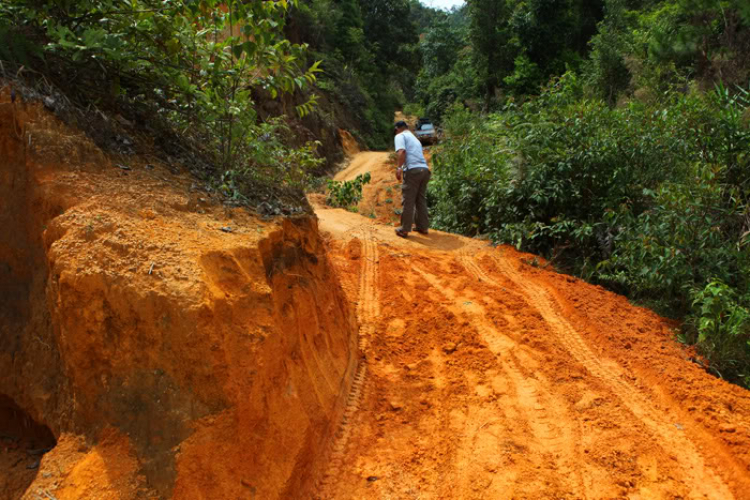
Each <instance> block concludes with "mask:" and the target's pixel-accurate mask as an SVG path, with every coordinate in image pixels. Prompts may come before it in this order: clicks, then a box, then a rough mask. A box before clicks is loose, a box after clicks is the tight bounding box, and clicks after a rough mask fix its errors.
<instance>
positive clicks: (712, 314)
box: [690, 280, 750, 387]
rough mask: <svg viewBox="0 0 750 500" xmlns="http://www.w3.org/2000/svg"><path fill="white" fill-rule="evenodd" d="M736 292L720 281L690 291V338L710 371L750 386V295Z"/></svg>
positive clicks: (713, 281)
mask: <svg viewBox="0 0 750 500" xmlns="http://www.w3.org/2000/svg"><path fill="white" fill-rule="evenodd" d="M738 295H739V294H738V293H737V291H736V290H735V289H734V288H732V287H730V286H728V285H726V284H725V283H722V282H721V281H719V280H711V281H710V282H709V283H708V284H707V285H706V286H705V288H703V289H695V290H692V292H691V298H692V299H693V301H692V305H693V307H694V308H695V309H696V311H695V314H693V316H692V317H691V322H690V323H691V325H692V326H693V332H694V333H693V335H692V338H691V340H692V341H693V342H695V343H697V344H698V346H700V348H701V352H702V353H703V355H704V356H706V358H707V360H708V361H709V363H710V365H709V366H710V368H711V370H713V371H714V372H716V373H717V374H718V375H719V376H724V375H725V374H726V375H728V376H729V377H730V378H731V379H735V380H737V381H739V382H742V383H744V384H745V386H746V387H750V308H748V303H750V297H747V296H746V297H739V296H738ZM696 337H697V338H696Z"/></svg>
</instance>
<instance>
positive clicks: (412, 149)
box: [395, 130, 430, 170]
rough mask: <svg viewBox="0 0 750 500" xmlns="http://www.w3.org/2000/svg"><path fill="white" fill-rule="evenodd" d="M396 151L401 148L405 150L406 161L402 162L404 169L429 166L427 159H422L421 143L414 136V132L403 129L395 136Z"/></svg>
mask: <svg viewBox="0 0 750 500" xmlns="http://www.w3.org/2000/svg"><path fill="white" fill-rule="evenodd" d="M395 142H396V152H398V151H399V150H401V149H403V150H406V162H405V163H404V170H411V169H412V168H430V167H429V166H428V165H427V160H425V159H424V155H423V154H422V143H421V142H419V139H417V138H416V137H414V134H412V133H411V132H409V131H408V130H404V131H403V132H401V133H400V134H398V135H397V136H396V141H395Z"/></svg>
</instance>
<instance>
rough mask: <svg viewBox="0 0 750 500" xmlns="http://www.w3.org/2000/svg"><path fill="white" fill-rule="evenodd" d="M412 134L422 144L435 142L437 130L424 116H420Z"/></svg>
mask: <svg viewBox="0 0 750 500" xmlns="http://www.w3.org/2000/svg"><path fill="white" fill-rule="evenodd" d="M414 135H416V136H417V139H419V142H421V143H422V144H435V143H436V142H437V130H436V129H435V126H434V125H433V124H432V123H431V122H430V121H429V120H428V119H425V118H420V119H419V122H418V123H417V130H416V131H415V133H414Z"/></svg>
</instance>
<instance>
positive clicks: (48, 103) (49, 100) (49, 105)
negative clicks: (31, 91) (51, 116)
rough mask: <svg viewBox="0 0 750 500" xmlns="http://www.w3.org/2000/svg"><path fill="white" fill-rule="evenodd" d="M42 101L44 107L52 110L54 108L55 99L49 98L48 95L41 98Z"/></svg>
mask: <svg viewBox="0 0 750 500" xmlns="http://www.w3.org/2000/svg"><path fill="white" fill-rule="evenodd" d="M43 102H44V106H45V107H46V108H49V109H52V110H54V109H55V104H57V101H55V100H54V99H53V98H51V97H49V96H47V97H45V98H44V99H43Z"/></svg>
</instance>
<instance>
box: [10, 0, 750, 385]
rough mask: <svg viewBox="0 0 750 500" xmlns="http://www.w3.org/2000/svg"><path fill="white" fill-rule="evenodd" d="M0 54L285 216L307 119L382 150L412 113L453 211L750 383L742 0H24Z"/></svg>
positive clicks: (18, 69)
mask: <svg viewBox="0 0 750 500" xmlns="http://www.w3.org/2000/svg"><path fill="white" fill-rule="evenodd" d="M0 61H2V68H0V71H1V72H2V74H3V75H4V76H5V77H10V78H15V79H16V82H17V83H16V85H17V86H18V89H19V92H23V93H24V94H25V95H26V96H27V97H33V96H35V95H36V96H40V97H44V98H45V103H46V104H48V107H50V108H52V109H54V110H55V112H56V113H58V114H59V115H61V116H62V117H64V118H66V119H68V120H69V121H75V122H76V123H79V124H80V125H81V126H82V127H83V128H87V127H88V130H89V131H90V133H91V134H92V135H94V136H96V137H98V138H99V139H100V141H103V142H105V143H108V144H110V146H111V147H115V148H120V149H123V147H125V146H127V141H123V140H122V139H121V138H122V136H123V132H122V131H121V130H120V129H119V128H118V127H120V125H118V124H121V123H128V124H131V125H132V126H133V128H134V129H136V130H140V132H141V133H142V134H143V135H144V136H147V137H149V138H150V140H151V141H152V142H153V144H154V147H157V148H159V149H160V150H162V151H164V152H165V154H169V155H172V156H176V157H179V158H183V159H186V160H187V161H189V163H190V164H191V165H192V166H193V167H194V170H195V172H196V173H197V174H198V175H201V176H203V177H204V178H205V179H207V182H208V183H209V184H210V186H211V188H212V189H214V190H216V191H217V192H219V193H221V194H223V195H224V196H225V197H226V199H227V200H229V201H231V202H235V203H238V204H239V203H242V204H250V205H253V206H256V207H265V208H264V210H267V211H270V212H272V213H288V212H293V211H296V210H303V209H304V207H303V206H304V196H303V192H304V190H307V189H316V188H317V187H319V186H320V185H321V176H322V174H324V173H325V172H326V166H328V167H330V165H327V164H326V163H325V162H324V158H322V155H321V152H320V151H319V148H320V144H321V141H323V140H324V139H325V138H323V137H319V136H318V137H316V136H314V134H313V136H311V137H308V136H306V135H305V134H300V133H299V130H300V127H303V126H307V127H308V128H307V129H308V130H312V131H313V132H314V131H316V130H329V129H335V128H347V129H348V130H350V131H351V132H352V133H353V134H354V135H355V137H357V139H358V140H359V141H360V143H361V144H362V145H364V146H367V147H370V148H373V149H386V148H388V147H389V145H390V143H391V133H392V132H391V125H392V118H393V112H394V111H395V110H396V109H403V110H404V111H405V112H406V113H408V114H412V115H419V116H428V117H430V118H431V119H432V120H434V121H435V122H436V123H437V124H439V125H440V126H441V128H442V131H443V140H442V141H441V143H440V144H439V145H438V146H437V147H436V148H435V150H434V151H433V153H434V156H433V161H434V177H433V181H432V183H431V186H430V192H429V202H430V209H431V212H432V215H433V218H434V220H435V223H436V225H437V226H438V227H439V228H441V229H445V230H448V231H454V232H459V233H462V234H466V235H471V236H483V237H488V238H490V239H491V240H492V241H493V242H496V243H509V244H512V245H515V246H516V247H518V248H520V249H522V250H526V251H530V252H534V253H537V254H540V255H543V256H544V257H546V258H547V259H548V260H549V262H550V263H551V264H552V265H554V266H555V267H556V268H558V269H560V270H561V271H565V272H569V273H574V274H577V275H580V276H582V277H584V278H585V279H587V280H589V281H591V282H594V283H598V284H601V285H603V286H606V287H608V288H610V289H612V290H615V291H617V292H619V293H623V294H625V295H627V296H628V297H630V298H631V299H632V300H634V301H637V302H638V303H640V304H644V305H648V306H649V307H652V308H654V309H655V310H657V311H659V312H660V313H662V314H665V315H668V316H671V317H674V318H677V319H680V320H684V321H683V323H682V324H683V327H682V329H681V332H680V333H679V335H678V339H679V340H680V341H682V342H684V343H686V344H690V345H695V346H696V348H697V351H698V353H699V356H696V360H697V362H699V363H702V364H704V365H705V367H706V369H707V370H709V371H710V372H712V373H714V374H715V375H717V376H721V377H723V378H726V379H728V380H731V381H734V382H738V383H741V384H744V385H746V386H748V387H750V246H749V244H750V205H749V204H748V201H749V199H748V197H749V195H750V184H749V182H748V181H750V86H749V82H750V4H748V3H747V2H745V1H744V0H714V1H708V0H601V1H588V0H527V1H510V0H468V1H467V2H466V3H465V5H464V6H463V7H461V8H454V9H453V10H451V11H440V10H435V9H431V8H427V7H425V6H423V5H422V4H421V3H419V2H418V1H417V0H370V1H365V0H278V1H237V0H234V1H233V0H228V1H218V0H122V1H115V0H85V1H73V0H65V1H50V0H9V1H5V2H3V3H2V5H0ZM274 102H275V103H279V104H278V105H276V106H274V105H270V104H269V103H274ZM269 110H270V111H269ZM102 117H104V118H102ZM106 117H110V118H106ZM112 117H120V118H122V119H121V120H119V121H118V120H115V119H112ZM313 122H314V123H316V124H317V125H315V126H312V125H310V123H313ZM306 124H307V125H306ZM326 127H327V128H326ZM318 135H322V134H318ZM301 137H303V138H304V140H301V139H300V138H301ZM123 143H126V144H125V146H123ZM128 147H129V146H128ZM329 163H330V162H329ZM269 207H270V208H269ZM540 265H541V264H540Z"/></svg>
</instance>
